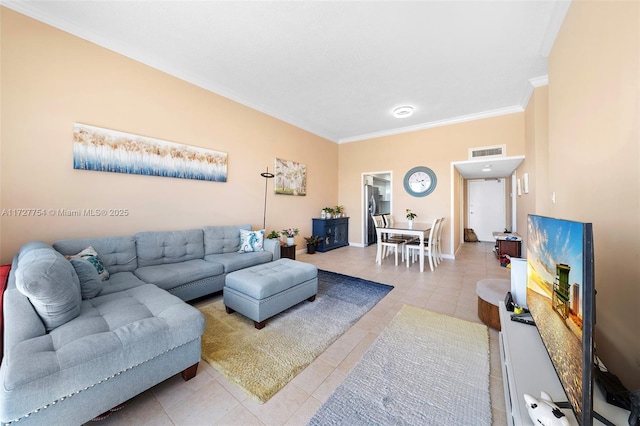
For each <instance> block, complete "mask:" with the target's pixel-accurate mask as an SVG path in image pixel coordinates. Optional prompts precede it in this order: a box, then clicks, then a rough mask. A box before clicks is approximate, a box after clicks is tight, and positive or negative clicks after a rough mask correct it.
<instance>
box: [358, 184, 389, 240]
mask: <svg viewBox="0 0 640 426" xmlns="http://www.w3.org/2000/svg"><path fill="white" fill-rule="evenodd" d="M362 183H363V185H362V224H363V230H362V235H363V244H364V246H365V247H366V246H368V245H371V244H375V243H376V242H377V241H376V228H375V225H374V223H373V218H372V217H371V215H372V214H389V213H391V188H392V185H391V172H370V173H363V174H362Z"/></svg>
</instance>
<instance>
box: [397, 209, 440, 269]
mask: <svg viewBox="0 0 640 426" xmlns="http://www.w3.org/2000/svg"><path fill="white" fill-rule="evenodd" d="M439 225H440V218H439V217H438V218H435V219H434V220H433V224H432V225H431V229H430V230H429V237H427V238H425V239H424V243H423V245H422V246H421V245H420V240H418V241H411V242H408V243H406V244H405V247H406V251H407V252H406V255H405V258H406V259H407V268H408V267H409V260H411V261H413V262H414V263H415V261H416V255H417V254H418V252H419V250H424V251H425V255H426V256H428V257H429V268H431V270H432V271H433V265H434V262H435V259H434V246H435V244H434V241H435V239H436V235H438V227H439ZM436 266H438V265H437V264H436Z"/></svg>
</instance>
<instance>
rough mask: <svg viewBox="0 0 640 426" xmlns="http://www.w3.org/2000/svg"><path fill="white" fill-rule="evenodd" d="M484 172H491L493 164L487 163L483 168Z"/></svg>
mask: <svg viewBox="0 0 640 426" xmlns="http://www.w3.org/2000/svg"><path fill="white" fill-rule="evenodd" d="M482 171H483V172H490V171H491V164H485V165H484V168H483V169H482Z"/></svg>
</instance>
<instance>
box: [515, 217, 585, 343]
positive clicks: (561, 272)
mask: <svg viewBox="0 0 640 426" xmlns="http://www.w3.org/2000/svg"><path fill="white" fill-rule="evenodd" d="M529 228H530V229H529V231H530V232H529V233H528V247H527V259H528V262H527V263H528V265H527V267H528V272H527V281H528V282H527V286H528V288H529V289H530V290H532V291H534V292H535V293H537V294H540V295H542V296H544V297H545V298H546V299H547V300H546V303H547V304H549V305H550V308H551V310H552V311H553V312H555V313H556V314H557V315H558V316H559V317H560V318H561V319H562V320H563V321H564V322H565V324H566V326H567V327H569V328H570V329H571V330H572V331H573V332H574V333H575V334H576V335H577V336H578V337H581V335H582V297H583V294H582V289H583V286H582V280H583V276H582V274H583V265H582V264H583V261H584V259H583V255H584V254H583V226H582V224H581V223H579V222H571V221H565V220H557V219H550V218H545V217H535V216H534V217H531V219H530V223H529Z"/></svg>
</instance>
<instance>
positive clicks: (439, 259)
mask: <svg viewBox="0 0 640 426" xmlns="http://www.w3.org/2000/svg"><path fill="white" fill-rule="evenodd" d="M445 219H446V217H441V218H440V223H438V234H437V235H436V236H435V244H434V247H433V248H434V252H435V259H436V264H438V265H439V264H440V263H442V259H444V258H443V257H442V244H441V243H442V230H443V229H444V221H445Z"/></svg>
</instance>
